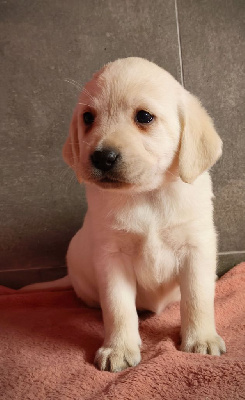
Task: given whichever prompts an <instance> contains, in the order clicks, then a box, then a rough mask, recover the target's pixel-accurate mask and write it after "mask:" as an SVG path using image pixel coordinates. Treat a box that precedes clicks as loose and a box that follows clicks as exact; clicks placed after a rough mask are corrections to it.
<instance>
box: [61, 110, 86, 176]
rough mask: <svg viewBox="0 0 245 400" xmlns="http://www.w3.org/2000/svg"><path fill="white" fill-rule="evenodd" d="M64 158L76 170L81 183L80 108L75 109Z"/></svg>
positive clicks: (64, 147) (65, 145)
mask: <svg viewBox="0 0 245 400" xmlns="http://www.w3.org/2000/svg"><path fill="white" fill-rule="evenodd" d="M62 154H63V159H64V161H65V162H66V163H67V164H68V165H69V166H70V167H71V168H72V169H73V170H74V171H75V174H76V177H77V180H78V182H79V183H81V182H82V178H81V174H80V171H79V170H80V146H79V136H78V110H77V108H76V109H75V110H74V113H73V116H72V120H71V124H70V128H69V135H68V138H67V139H66V142H65V144H64V146H63V152H62Z"/></svg>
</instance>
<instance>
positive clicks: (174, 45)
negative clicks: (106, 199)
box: [0, 0, 245, 286]
mask: <svg viewBox="0 0 245 400" xmlns="http://www.w3.org/2000/svg"><path fill="white" fill-rule="evenodd" d="M0 7H1V10H0V15H1V21H0V29H1V47H0V49H1V60H2V62H1V66H0V68H1V73H0V79H1V101H0V108H1V120H0V124H1V136H0V141H1V153H2V154H1V159H0V163H1V172H0V179H1V200H0V221H1V230H0V247H1V256H0V283H2V284H6V285H11V286H18V285H22V284H24V283H28V282H30V281H35V280H44V279H51V278H55V277H56V276H57V277H58V276H61V275H62V274H63V273H64V268H63V266H64V265H65V252H66V248H67V245H68V242H69V240H70V238H71V237H72V235H73V233H74V232H75V231H76V230H77V229H78V227H79V226H80V225H81V223H82V220H83V216H84V212H85V209H86V204H85V198H84V193H83V190H82V189H80V188H79V185H78V184H77V183H76V180H75V178H74V176H73V174H72V172H71V171H69V169H68V168H67V167H66V166H65V165H64V163H63V161H62V158H61V149H62V144H63V142H64V140H65V138H66V136H67V132H68V126H69V122H70V118H71V114H72V110H73V107H74V105H75V103H76V99H77V95H78V92H79V90H78V88H77V87H76V84H73V83H72V80H75V81H77V82H78V83H79V84H83V83H84V82H86V81H87V80H88V79H89V77H90V76H91V74H92V73H93V72H94V71H95V70H97V69H99V68H100V67H101V66H102V65H103V64H104V63H106V62H108V61H111V60H114V59H116V58H119V57H127V56H140V57H145V58H148V59H150V60H152V61H155V62H156V63H158V64H159V65H161V66H163V67H164V68H165V69H167V70H168V71H169V72H170V73H172V75H174V76H175V78H177V79H178V80H179V81H181V80H182V78H183V80H184V84H185V86H186V87H187V89H189V90H190V91H192V92H193V93H195V94H196V95H198V96H199V97H200V98H201V100H202V101H203V104H204V105H205V106H206V108H207V109H208V111H209V112H210V114H211V115H212V116H213V118H214V120H215V123H216V126H217V128H218V131H219V133H220V135H221V136H222V139H223V141H224V156H223V158H222V159H221V161H220V162H219V163H218V164H217V166H215V168H214V169H213V178H214V187H215V194H216V200H215V207H216V208H215V220H216V224H217V226H218V231H219V235H220V252H222V255H221V257H220V263H221V266H222V267H223V268H228V267H230V266H232V265H234V263H235V262H238V261H240V260H242V259H245V253H244V251H245V212H244V203H245V199H244V193H245V177H244V171H245V168H244V167H245V164H244V148H245V141H244V125H245V122H244V121H245V119H244V115H243V114H244V113H243V109H244V107H243V104H244V93H245V92H244V81H245V79H244V78H245V77H244V62H245V51H244V50H245V49H244V38H245V32H244V18H245V2H244V1H238V0H234V1H231V0H228V1H225V2H224V1H222V0H215V1H213V0H199V1H194V0H178V1H177V2H175V1H174V0H153V1H152V0H151V1H150V0H124V1H122V0H70V1H65V0H52V1H49V0H42V1H41V0H37V1H35V2H34V1H32V0H23V1H19V2H17V1H15V0H6V1H4V2H1V5H0ZM178 32H179V34H178ZM68 80H69V81H70V83H69V82H68ZM242 251H243V253H242ZM227 252H228V253H231V254H223V253H227Z"/></svg>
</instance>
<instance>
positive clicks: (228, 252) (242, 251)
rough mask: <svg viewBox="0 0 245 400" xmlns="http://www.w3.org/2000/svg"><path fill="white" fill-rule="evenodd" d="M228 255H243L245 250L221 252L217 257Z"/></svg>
mask: <svg viewBox="0 0 245 400" xmlns="http://www.w3.org/2000/svg"><path fill="white" fill-rule="evenodd" d="M230 254H245V250H241V251H222V252H220V253H218V256H226V255H230Z"/></svg>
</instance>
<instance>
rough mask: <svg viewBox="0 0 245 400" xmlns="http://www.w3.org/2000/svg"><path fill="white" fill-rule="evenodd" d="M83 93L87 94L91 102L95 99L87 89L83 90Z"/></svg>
mask: <svg viewBox="0 0 245 400" xmlns="http://www.w3.org/2000/svg"><path fill="white" fill-rule="evenodd" d="M82 92H85V93H86V95H87V96H88V97H89V98H90V99H91V100H93V99H94V98H93V96H92V95H91V93H89V91H88V90H87V89H86V88H83V90H82Z"/></svg>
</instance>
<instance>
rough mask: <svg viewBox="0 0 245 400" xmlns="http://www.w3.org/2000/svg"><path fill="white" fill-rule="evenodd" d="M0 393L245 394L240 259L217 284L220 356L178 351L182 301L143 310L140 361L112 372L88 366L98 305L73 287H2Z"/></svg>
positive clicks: (98, 325) (39, 398)
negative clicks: (28, 290)
mask: <svg viewBox="0 0 245 400" xmlns="http://www.w3.org/2000/svg"><path fill="white" fill-rule="evenodd" d="M0 294H1V296H0V399H3V400H15V399H16V400H20V399H21V400H22V399H23V400H29V399H30V400H44V399H45V400H49V399H50V400H56V399H57V400H58V399H59V400H63V399H67V400H68V399H69V400H73V399H74V400H80V399H81V400H87V399H90V400H92V399H113V400H117V399H118V400H120V399H123V400H127V399H128V400H129V399H130V400H131V399H140V400H142V399H145V400H150V399H154V400H157V399H167V400H175V399H181V400H183V399H188V400H189V399H195V400H198V399H200V400H211V399H217V400H220V399H222V400H224V399H227V400H235V399H245V335H244V334H245V330H244V322H245V318H244V317H245V263H242V264H240V265H238V266H237V267H235V268H234V269H232V270H231V271H230V272H228V273H227V274H226V275H225V276H223V277H222V278H221V279H220V280H219V281H218V283H217V287H216V298H215V310H216V321H217V330H218V332H219V333H220V334H221V335H222V336H223V338H224V340H225V342H226V345H227V353H226V354H225V355H223V356H221V357H215V356H203V355H197V354H185V353H182V352H180V351H178V346H179V331H180V313H179V304H178V303H176V304H173V305H172V306H170V307H168V308H167V310H165V312H163V313H162V314H161V315H160V316H155V315H153V314H150V313H147V314H142V315H141V316H140V334H141V337H142V340H143V346H142V362H141V363H140V364H139V365H138V366H137V367H135V368H129V369H127V370H125V371H123V372H120V373H117V374H111V373H109V372H100V371H98V370H97V369H96V368H95V367H94V366H93V358H94V354H95V351H96V350H97V349H98V347H99V346H100V345H101V343H102V340H103V324H102V317H101V311H100V310H94V309H88V308H87V307H85V306H84V305H83V304H82V303H81V302H80V301H79V300H78V299H77V298H76V296H75V294H74V292H73V291H72V290H66V291H43V292H35V293H18V292H17V291H15V290H11V289H7V288H4V287H1V288H0Z"/></svg>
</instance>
